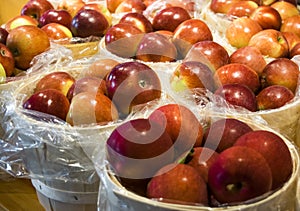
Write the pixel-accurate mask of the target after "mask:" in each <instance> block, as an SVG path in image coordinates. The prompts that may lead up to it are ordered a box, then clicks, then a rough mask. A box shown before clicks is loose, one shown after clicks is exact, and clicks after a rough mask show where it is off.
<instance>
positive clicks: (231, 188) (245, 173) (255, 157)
mask: <svg viewBox="0 0 300 211" xmlns="http://www.w3.org/2000/svg"><path fill="white" fill-rule="evenodd" d="M257 178H259V179H257ZM208 186H209V189H210V190H211V192H212V194H213V196H214V198H215V199H216V200H217V201H219V202H220V203H221V204H222V203H224V204H227V203H235V202H243V201H246V200H249V199H253V198H255V197H258V196H261V195H262V194H264V193H267V192H269V191H270V190H271V188H272V173H271V169H270V167H269V165H268V162H267V161H266V159H265V158H264V156H263V155H261V154H260V153H259V152H257V151H256V150H254V149H251V148H250V147H246V146H233V147H230V148H228V149H226V150H224V151H223V152H221V153H220V154H219V157H218V158H217V160H216V161H215V162H214V163H213V164H212V166H211V167H210V169H209V172H208Z"/></svg>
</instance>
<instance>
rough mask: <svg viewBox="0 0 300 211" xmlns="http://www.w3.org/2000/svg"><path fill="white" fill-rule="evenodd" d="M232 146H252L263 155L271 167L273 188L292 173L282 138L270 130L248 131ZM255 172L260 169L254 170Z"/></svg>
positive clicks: (290, 158) (291, 163)
mask: <svg viewBox="0 0 300 211" xmlns="http://www.w3.org/2000/svg"><path fill="white" fill-rule="evenodd" d="M234 146H244V147H248V148H252V149H254V150H256V151H257V152H259V153H260V154H261V155H263V157H264V158H265V160H266V161H267V162H268V164H269V166H270V168H271V172H272V178H273V182H272V189H273V190H275V189H276V188H279V187H281V186H282V185H283V184H284V183H285V182H286V181H287V180H288V179H289V177H290V175H291V174H292V171H293V161H292V157H291V154H290V151H289V149H288V147H287V145H286V144H285V142H284V141H283V139H282V138H281V137H280V136H278V135H277V134H275V133H273V132H271V131H265V130H256V131H251V132H248V133H246V134H244V135H242V136H241V137H239V138H238V140H237V141H236V142H235V144H234ZM255 172H260V171H258V170H255ZM262 172H263V171H262ZM252 173H254V172H252ZM256 178H257V177H256Z"/></svg>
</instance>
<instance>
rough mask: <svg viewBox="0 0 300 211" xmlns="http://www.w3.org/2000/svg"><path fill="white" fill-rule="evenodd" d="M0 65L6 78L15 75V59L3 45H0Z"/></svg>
mask: <svg viewBox="0 0 300 211" xmlns="http://www.w3.org/2000/svg"><path fill="white" fill-rule="evenodd" d="M0 64H1V65H2V67H3V68H4V70H5V75H6V77H10V76H12V75H13V73H14V69H15V59H14V57H13V54H12V52H11V51H10V49H9V48H8V47H7V46H6V45H5V44H2V43H0Z"/></svg>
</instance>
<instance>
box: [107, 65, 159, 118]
mask: <svg viewBox="0 0 300 211" xmlns="http://www.w3.org/2000/svg"><path fill="white" fill-rule="evenodd" d="M106 88H107V93H108V97H109V98H110V99H112V101H113V102H114V104H115V105H116V106H117V108H118V110H119V112H120V113H121V116H123V115H125V116H127V115H128V114H129V113H130V112H131V111H132V107H133V106H136V105H140V104H144V103H147V102H150V101H152V100H156V99H159V98H160V97H161V82H160V79H159V77H158V75H157V73H156V72H155V71H154V70H153V69H152V68H151V67H149V66H148V65H146V64H144V63H141V62H137V61H128V62H123V63H120V64H118V65H116V66H115V67H114V68H113V69H112V70H111V71H110V73H109V74H108V75H107V78H106Z"/></svg>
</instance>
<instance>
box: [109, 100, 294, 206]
mask: <svg viewBox="0 0 300 211" xmlns="http://www.w3.org/2000/svg"><path fill="white" fill-rule="evenodd" d="M106 153H107V160H108V162H109V164H110V167H111V169H112V171H113V173H114V175H115V176H116V177H117V179H118V180H119V181H120V183H121V185H122V186H124V187H125V188H126V189H127V190H129V191H132V192H134V193H136V194H139V195H141V196H143V197H147V198H150V199H155V200H159V201H162V202H168V203H175V204H181V205H195V206H210V207H218V206H228V205H238V204H242V203H243V202H245V201H248V200H254V201H255V198H256V197H259V196H263V195H264V194H265V195H268V193H271V192H273V191H277V190H278V189H280V188H281V187H282V186H283V185H284V184H285V183H286V182H287V181H288V180H289V178H290V176H291V175H292V172H293V161H292V156H291V153H290V151H289V148H288V147H287V145H286V143H285V142H284V140H283V139H282V138H281V137H280V136H278V135H277V134H275V133H274V132H271V131H268V130H264V129H256V130H254V129H252V127H251V125H249V124H248V123H246V122H243V121H241V120H238V119H235V118H225V117H223V118H221V117H220V118H218V119H217V120H215V121H214V122H211V123H208V125H207V127H204V126H202V124H200V122H199V120H198V119H197V118H196V116H195V115H194V113H193V112H192V111H191V110H190V109H188V108H187V107H186V106H184V105H180V104H176V103H169V104H165V105H162V106H159V107H157V108H156V109H154V110H153V111H152V112H150V115H149V116H148V117H144V118H137V119H131V120H128V121H127V122H123V123H122V124H120V125H119V126H117V127H116V128H115V129H114V130H113V132H112V133H111V135H110V136H109V137H108V140H107V142H106ZM171 206H172V205H170V207H171Z"/></svg>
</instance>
